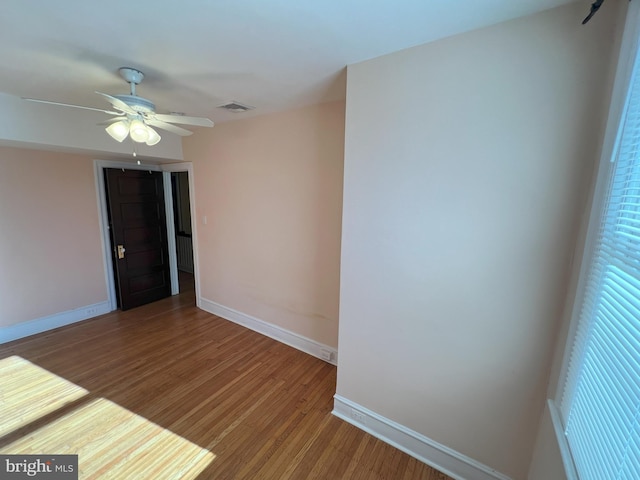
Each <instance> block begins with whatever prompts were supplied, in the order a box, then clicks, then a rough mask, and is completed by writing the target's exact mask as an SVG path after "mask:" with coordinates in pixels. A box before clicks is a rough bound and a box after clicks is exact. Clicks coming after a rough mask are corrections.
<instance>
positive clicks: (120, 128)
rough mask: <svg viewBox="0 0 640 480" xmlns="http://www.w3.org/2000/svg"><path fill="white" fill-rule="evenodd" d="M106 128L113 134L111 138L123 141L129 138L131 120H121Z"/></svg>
mask: <svg viewBox="0 0 640 480" xmlns="http://www.w3.org/2000/svg"><path fill="white" fill-rule="evenodd" d="M105 130H106V131H107V133H108V134H109V135H110V136H111V138H113V139H114V140H117V141H118V142H120V143H122V141H123V140H124V139H125V138H127V135H129V122H128V121H125V120H120V121H119V122H116V123H112V124H111V125H109V126H108V127H107V128H105Z"/></svg>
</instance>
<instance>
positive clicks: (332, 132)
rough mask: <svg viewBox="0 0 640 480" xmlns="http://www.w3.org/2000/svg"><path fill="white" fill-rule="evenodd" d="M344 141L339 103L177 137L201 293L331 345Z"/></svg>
mask: <svg viewBox="0 0 640 480" xmlns="http://www.w3.org/2000/svg"><path fill="white" fill-rule="evenodd" d="M343 148H344V102H334V103H327V104H322V105H318V106H313V107H308V108H304V109H300V110H294V111H288V112H285V113H280V114H273V115H264V116H261V117H256V118H252V119H247V120H238V121H234V122H229V123H224V124H218V125H216V126H215V128H213V129H211V130H207V131H206V132H204V131H199V132H197V133H196V134H195V135H194V136H193V137H189V138H186V139H185V141H184V145H183V151H184V156H185V160H187V161H192V162H193V168H194V180H195V203H196V214H195V221H197V222H198V224H197V225H198V227H197V235H198V239H197V240H198V251H199V264H198V268H199V273H200V288H201V290H200V291H201V296H202V298H204V299H206V300H209V301H212V302H215V303H218V304H220V305H223V306H225V307H228V308H232V309H234V310H237V311H239V312H242V313H244V314H247V315H251V316H253V317H256V318H258V319H260V320H264V321H266V322H269V323H271V324H274V325H276V326H278V327H281V328H284V329H287V330H290V331H292V332H295V333H297V334H299V335H303V336H305V337H307V338H310V339H312V340H315V341H317V342H320V343H323V344H325V345H329V346H332V347H335V346H336V345H337V338H338V334H337V332H338V293H339V262H340V221H341V212H342V173H343ZM205 216H206V217H207V224H204V223H203V217H205Z"/></svg>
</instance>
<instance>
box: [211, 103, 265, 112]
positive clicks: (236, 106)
mask: <svg viewBox="0 0 640 480" xmlns="http://www.w3.org/2000/svg"><path fill="white" fill-rule="evenodd" d="M218 108H224V109H225V110H229V111H230V112H233V113H242V112H246V111H247V110H253V109H254V108H256V107H252V106H250V105H243V104H242V103H240V102H236V101H235V100H232V101H231V102H229V103H225V104H224V105H219V106H218Z"/></svg>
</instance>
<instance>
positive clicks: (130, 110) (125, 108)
mask: <svg viewBox="0 0 640 480" xmlns="http://www.w3.org/2000/svg"><path fill="white" fill-rule="evenodd" d="M96 93H97V94H98V95H102V96H103V97H105V98H106V99H107V101H108V102H109V103H110V104H111V105H113V106H114V108H117V109H118V110H120V111H121V112H124V113H130V114H131V115H137V114H138V112H136V111H135V110H134V109H133V108H131V107H130V106H129V105H127V104H126V103H124V102H123V101H122V100H120V99H119V98H116V97H113V96H111V95H107V94H106V93H102V92H96Z"/></svg>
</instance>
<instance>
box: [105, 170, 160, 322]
mask: <svg viewBox="0 0 640 480" xmlns="http://www.w3.org/2000/svg"><path fill="white" fill-rule="evenodd" d="M105 180H106V187H107V188H106V190H107V204H108V211H109V227H110V233H111V247H112V254H113V264H114V275H115V283H116V292H117V294H118V306H119V307H120V308H121V309H122V310H128V309H129V308H133V307H138V306H140V305H144V304H146V303H150V302H154V301H156V300H160V299H161V298H165V297H168V296H169V295H171V277H170V272H169V252H168V250H167V246H168V242H167V224H166V217H165V210H164V189H163V182H162V172H149V171H144V170H124V171H123V170H122V169H120V170H118V169H113V168H108V169H105Z"/></svg>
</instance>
